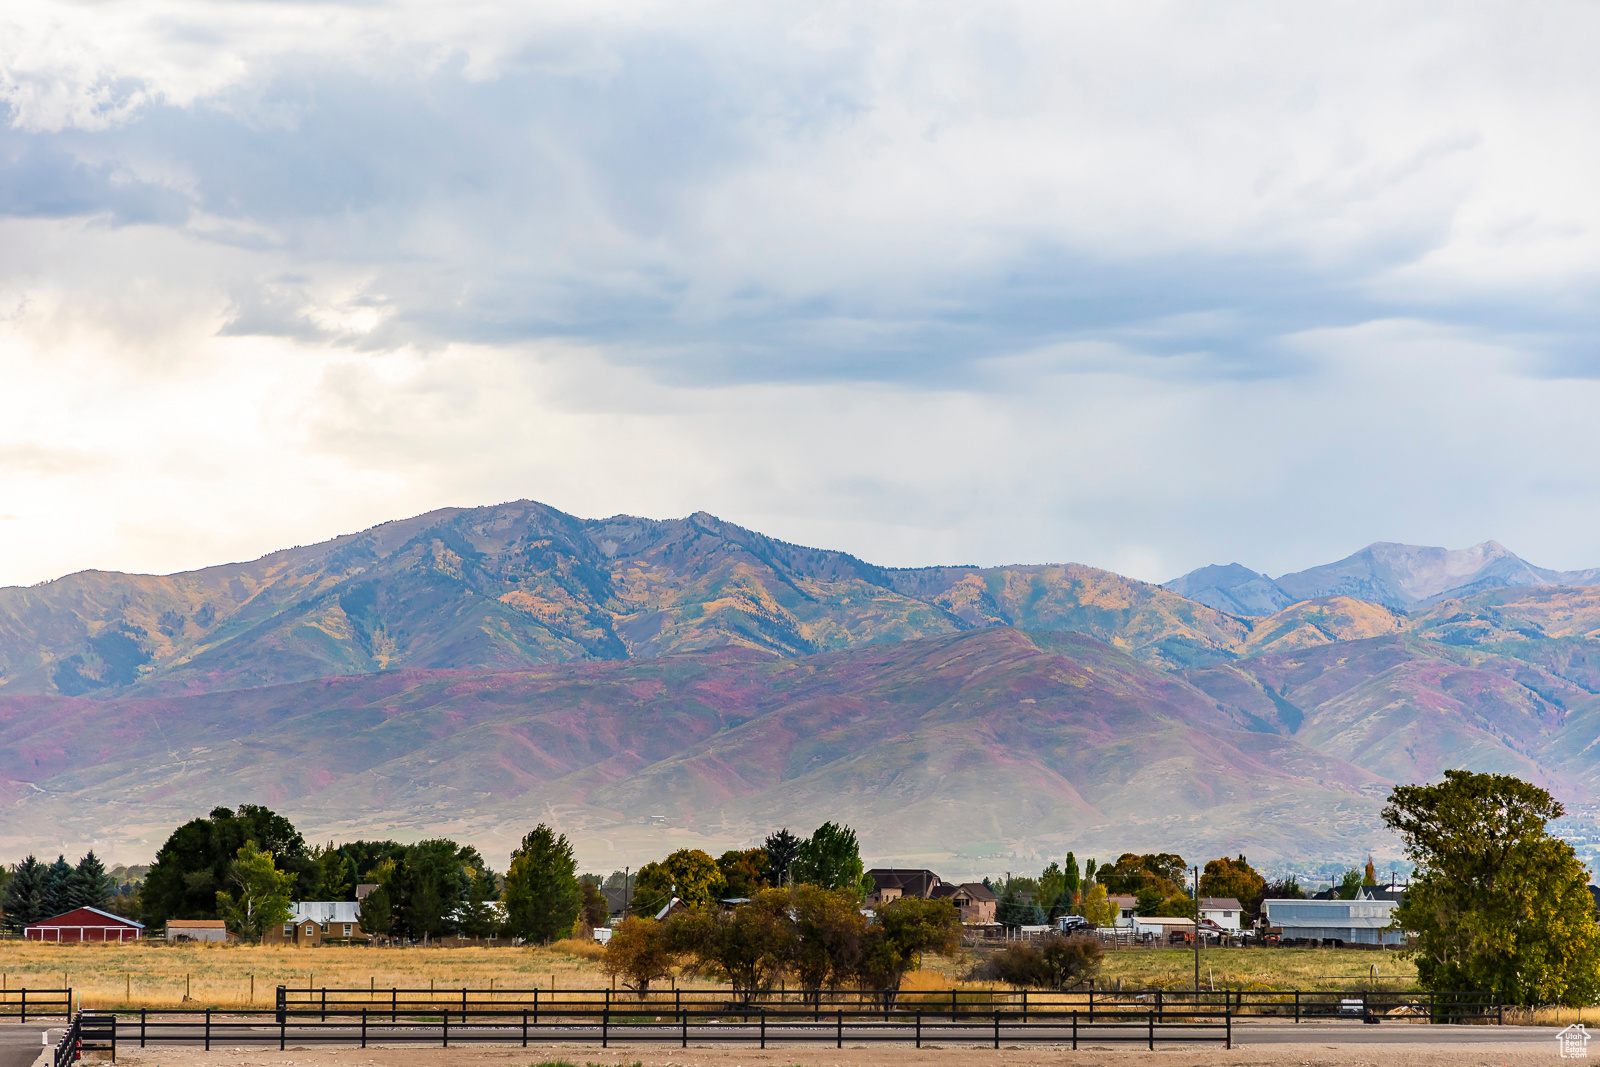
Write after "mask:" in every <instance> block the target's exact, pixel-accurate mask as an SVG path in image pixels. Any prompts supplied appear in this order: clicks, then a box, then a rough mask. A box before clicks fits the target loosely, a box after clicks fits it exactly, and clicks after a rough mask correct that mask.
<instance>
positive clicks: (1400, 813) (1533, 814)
mask: <svg viewBox="0 0 1600 1067" xmlns="http://www.w3.org/2000/svg"><path fill="white" fill-rule="evenodd" d="M1564 814H1565V809H1563V808H1562V806H1561V805H1560V804H1559V803H1558V802H1557V801H1556V800H1555V799H1554V798H1553V797H1551V796H1550V794H1549V793H1547V792H1545V791H1544V790H1543V789H1540V788H1538V787H1537V786H1534V785H1531V784H1529V783H1527V782H1524V781H1521V780H1520V779H1517V778H1513V777H1510V776H1508V775H1499V774H1475V773H1472V772H1469V771H1456V770H1451V771H1445V773H1444V781H1443V782H1439V783H1437V784H1433V785H1408V786H1396V787H1395V789H1394V790H1393V791H1392V792H1391V793H1390V794H1389V804H1388V806H1387V807H1385V808H1384V809H1383V818H1384V821H1385V822H1386V823H1388V825H1389V826H1390V827H1391V828H1392V829H1394V830H1397V831H1399V833H1400V834H1401V835H1402V838H1403V840H1404V843H1405V851H1406V855H1407V856H1408V857H1409V858H1410V859H1411V860H1412V861H1413V862H1414V863H1415V864H1416V865H1417V871H1416V873H1415V874H1414V875H1413V877H1412V880H1411V885H1410V888H1409V889H1408V890H1407V892H1406V895H1405V900H1404V902H1403V903H1402V904H1401V905H1400V907H1399V908H1398V909H1397V910H1396V912H1395V920H1396V922H1397V923H1398V925H1399V926H1400V927H1402V928H1403V929H1406V930H1410V931H1413V932H1415V934H1416V935H1417V942H1416V948H1415V951H1414V953H1413V954H1414V956H1415V958H1416V961H1417V978H1418V982H1419V984H1421V985H1422V986H1423V988H1425V989H1439V990H1462V989H1471V990H1485V991H1493V992H1496V993H1498V994H1499V995H1500V996H1501V997H1502V998H1503V999H1504V1000H1505V1001H1506V1002H1508V1003H1512V1004H1549V1003H1559V1004H1566V1005H1570V1006H1573V1007H1576V1006H1579V1005H1583V1004H1592V1003H1594V1001H1595V997H1596V994H1597V993H1600V930H1597V929H1596V927H1595V915H1594V899H1593V898H1592V897H1591V896H1590V895H1589V891H1588V888H1587V886H1588V877H1587V873H1588V872H1587V871H1585V869H1584V867H1583V865H1582V864H1580V863H1579V862H1578V859H1577V856H1576V855H1575V854H1574V853H1573V851H1572V846H1571V845H1568V844H1567V843H1566V842H1565V841H1562V840H1560V839H1559V838H1554V837H1551V836H1550V835H1549V833H1548V832H1547V831H1546V829H1545V824H1546V823H1547V822H1548V821H1549V820H1551V819H1556V818H1560V817H1561V816H1562V815H1564Z"/></svg>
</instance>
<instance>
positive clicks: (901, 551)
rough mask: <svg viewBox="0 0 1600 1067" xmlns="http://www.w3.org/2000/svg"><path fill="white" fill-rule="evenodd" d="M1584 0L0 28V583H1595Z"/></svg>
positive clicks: (92, 11) (499, 15) (162, 7)
mask: <svg viewBox="0 0 1600 1067" xmlns="http://www.w3.org/2000/svg"><path fill="white" fill-rule="evenodd" d="M1596 54H1600V8H1596V7H1594V6H1593V5H1588V4H1578V3H1559V2H1557V3H1551V4H1542V5H1536V6H1529V5H1525V4H1510V3H1506V4H1500V5H1492V4H1461V3H1459V2H1451V3H1438V4H1428V3H1409V4H1395V3H1392V2H1384V3H1372V4H1367V5H1362V4H1359V3H1341V4H1337V5H1334V4H1329V5H1317V4H1310V3H1308V4H1293V5H1285V4H1277V3H1274V4H1260V5H1249V4H1233V5H1229V4H1215V3H1195V4H1146V3H1137V2H1129V3H1118V4H1105V3H1085V4H1074V3H1063V2H1059V0H1052V2H1049V3H1039V4H1032V3H1003V2H996V3H985V4H971V3H938V2H928V3H870V2H863V0H852V2H850V3H810V4H807V3H788V4H781V5H779V4H771V5H756V4H750V3H726V4H721V3H697V2H689V0H685V2H679V3H671V4H666V3H652V2H649V0H640V2H637V3H608V2H606V0H582V2H572V3H566V2H546V3H528V4H509V3H503V2H495V3H483V2H475V0H450V2H448V3H445V2H439V3H424V2H416V0H411V2H406V0H401V2H385V0H359V2H356V0H352V2H349V3H333V2H322V3H315V4H310V3H294V2H289V0H271V2H251V0H230V2H227V3H221V2H214V0H213V2H204V3H196V2H190V0H137V2H129V0H94V2H84V3H67V2H46V0H19V2H16V3H10V4H6V5H4V6H3V7H0V114H3V122H0V583H29V582H35V581H39V580H41V579H46V578H51V577H55V576H57V575H60V574H63V573H66V572H69V571H73V570H77V569H82V568H86V567H108V568H117V569H129V570H150V571H171V570H177V569H183V568H187V567H194V566H201V565H205V564H209V563H217V562H223V561H227V560H233V559H242V558H249V557H253V556H256V555H259V554H261V553H264V552H267V551H270V550H272V549H275V548H280V547H284V546H286V545H289V544H296V543H306V542H310V541H315V540H319V539H322V538H326V537H329V536H332V535H335V534H338V533H342V532H347V531H350V530H354V529H359V528H363V527H366V526H369V525H372V524H374V523H377V522H380V521H383V520H385V519H389V518H396V517H400V516H404V515H409V514H414V513H417V512H420V511H424V510H427V509H430V508H434V507H439V506H444V505H471V504H486V503H494V502H497V501H501V500H507V499H514V498H519V497H531V498H535V499H538V500H542V501H545V502H547V503H550V504H553V505H555V506H557V507H560V508H563V509H565V510H568V511H571V512H573V513H576V514H579V515H584V516H603V515H610V514H615V513H618V512H628V513H633V514H643V515H650V516H656V517H668V516H675V515H682V514H686V513H689V512H691V511H695V510H702V509H703V510H707V511H711V512H714V513H716V514H719V515H721V516H723V517H725V518H729V519H732V520H734V521H737V522H741V523H744V524H747V525H750V526H754V527H756V528H758V529H761V530H763V531H765V532H767V533H770V534H773V535H775V536H779V537H783V538H786V539H789V540H793V541H798V542H802V543H807V544H819V545H826V546H829V547H838V548H844V549H848V550H850V551H853V552H855V553H857V554H859V555H861V556H864V557H866V558H868V559H871V560H873V561H876V562H880V563H885V564H901V565H907V564H922V563H934V562H973V563H1005V562H1045V561H1068V560H1071V561H1079V562H1085V563H1092V564H1096V565H1100V566H1106V567H1112V568H1115V569H1118V570H1121V571H1123V572H1125V573H1130V574H1133V575H1136V576H1139V577H1143V578H1148V579H1154V580H1162V579H1166V578H1170V577H1173V576H1174V575H1176V574H1179V573H1181V572H1183V571H1185V570H1188V569H1189V568H1191V567H1194V566H1198V565H1201V564H1204V563H1211V562H1229V561H1234V560H1237V561H1239V562H1242V563H1245V564H1247V565H1250V566H1252V567H1255V568H1258V569H1263V570H1268V571H1270V572H1272V573H1274V574H1277V573H1280V572H1282V571H1287V570H1292V569H1298V568H1300V567H1304V566H1307V565H1310V564H1314V563H1319V562H1325V561H1327V560H1330V559H1333V558H1337V557H1339V556H1343V555H1345V554H1347V553H1349V552H1350V551H1353V550H1354V549H1356V548H1359V547H1360V546H1362V545H1364V544H1366V543H1368V542H1370V541H1373V540H1400V541H1410V542H1415V543H1423V544H1442V545H1448V546H1451V547H1460V546H1464V545H1467V544H1470V543H1473V542H1477V541H1481V540H1485V539H1488V538H1496V539H1498V540H1500V541H1502V542H1504V543H1506V544H1507V545H1509V546H1510V547H1512V548H1513V549H1515V550H1516V551H1518V552H1520V553H1521V554H1522V555H1524V556H1526V557H1528V558H1530V559H1532V560H1533V561H1534V562H1536V563H1539V564H1542V565H1544V566H1552V567H1591V566H1600V536H1597V533H1596V531H1597V529H1600V462H1597V457H1600V354H1597V352H1596V348H1595V338H1596V318H1597V315H1600V302H1597V300H1596V296H1597V292H1596V289H1597V284H1596V283H1597V272H1600V197H1597V196H1596V195H1595V190H1596V189H1597V188H1600V64H1596V63H1595V62H1594V56H1595V55H1596Z"/></svg>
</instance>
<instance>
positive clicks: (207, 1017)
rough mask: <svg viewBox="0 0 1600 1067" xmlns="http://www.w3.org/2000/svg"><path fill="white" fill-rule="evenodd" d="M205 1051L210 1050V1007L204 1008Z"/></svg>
mask: <svg viewBox="0 0 1600 1067" xmlns="http://www.w3.org/2000/svg"><path fill="white" fill-rule="evenodd" d="M206 1051H207V1052H210V1051H211V1009H210V1008H207V1009H206Z"/></svg>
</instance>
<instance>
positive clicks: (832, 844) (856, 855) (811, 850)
mask: <svg viewBox="0 0 1600 1067" xmlns="http://www.w3.org/2000/svg"><path fill="white" fill-rule="evenodd" d="M789 873H790V875H791V876H792V877H793V878H794V880H795V882H796V884H799V883H805V884H807V885H815V886H821V887H822V888H823V889H851V890H858V891H861V892H862V895H865V892H866V890H865V889H863V887H862V882H863V880H864V878H865V868H864V867H863V866H862V864H861V848H860V845H859V844H858V843H857V842H856V832H855V831H854V830H852V829H850V827H848V826H840V825H837V824H835V823H831V822H825V823H823V824H822V825H821V826H819V827H817V829H816V832H815V833H813V834H812V835H811V836H810V837H809V838H808V839H806V840H805V841H804V842H802V843H801V845H800V850H799V852H798V853H796V855H795V858H794V863H793V864H792V865H791V866H790V868H789Z"/></svg>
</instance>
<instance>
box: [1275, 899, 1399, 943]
mask: <svg viewBox="0 0 1600 1067" xmlns="http://www.w3.org/2000/svg"><path fill="white" fill-rule="evenodd" d="M1398 906H1399V901H1394V900H1265V901H1262V903H1261V913H1262V915H1263V916H1264V917H1265V918H1266V920H1267V926H1268V927H1270V928H1275V929H1277V930H1279V931H1280V933H1279V936H1280V937H1282V938H1283V939H1285V940H1297V941H1338V942H1341V943H1344V944H1349V945H1398V944H1400V942H1401V933H1400V931H1399V930H1391V929H1388V927H1389V925H1390V923H1392V922H1393V921H1394V909H1395V908H1396V907H1398Z"/></svg>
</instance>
